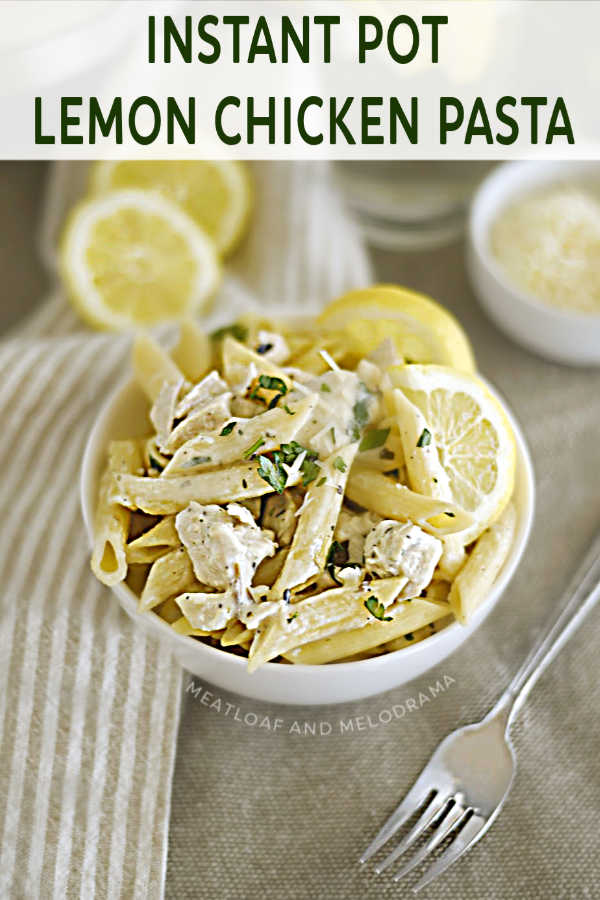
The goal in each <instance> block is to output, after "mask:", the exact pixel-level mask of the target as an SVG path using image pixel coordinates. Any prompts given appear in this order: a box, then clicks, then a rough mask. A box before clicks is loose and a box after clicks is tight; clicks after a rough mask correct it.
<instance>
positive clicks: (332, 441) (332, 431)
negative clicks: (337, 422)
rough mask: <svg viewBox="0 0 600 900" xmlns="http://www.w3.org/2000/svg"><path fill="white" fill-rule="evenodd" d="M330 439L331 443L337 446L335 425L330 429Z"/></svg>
mask: <svg viewBox="0 0 600 900" xmlns="http://www.w3.org/2000/svg"><path fill="white" fill-rule="evenodd" d="M329 437H330V438H331V443H332V444H335V428H334V427H333V425H332V426H331V428H330V429H329Z"/></svg>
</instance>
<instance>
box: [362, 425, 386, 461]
mask: <svg viewBox="0 0 600 900" xmlns="http://www.w3.org/2000/svg"><path fill="white" fill-rule="evenodd" d="M389 434H390V429H389V428H373V429H372V430H371V431H367V433H366V434H365V436H364V437H363V439H362V441H361V442H360V444H359V445H358V449H359V452H360V453H365V451H366V450H376V449H377V447H383V445H384V444H385V442H386V441H387V439H388V437H389ZM382 458H383V459H386V458H389V457H385V456H384V457H382ZM391 458H392V459H393V458H394V454H393V453H392V454H391Z"/></svg>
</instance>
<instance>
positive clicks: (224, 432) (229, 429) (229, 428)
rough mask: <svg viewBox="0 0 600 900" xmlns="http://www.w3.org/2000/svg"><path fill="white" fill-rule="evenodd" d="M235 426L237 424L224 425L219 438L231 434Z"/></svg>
mask: <svg viewBox="0 0 600 900" xmlns="http://www.w3.org/2000/svg"><path fill="white" fill-rule="evenodd" d="M236 425H237V422H228V424H227V425H224V426H223V428H222V429H221V432H220V436H221V437H225V435H227V434H231V432H232V431H233V429H234V428H235V426H236Z"/></svg>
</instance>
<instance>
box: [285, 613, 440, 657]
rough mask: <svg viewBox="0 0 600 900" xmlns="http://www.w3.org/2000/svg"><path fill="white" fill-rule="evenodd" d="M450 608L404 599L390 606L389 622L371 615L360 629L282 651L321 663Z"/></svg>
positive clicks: (370, 646) (375, 643)
mask: <svg viewBox="0 0 600 900" xmlns="http://www.w3.org/2000/svg"><path fill="white" fill-rule="evenodd" d="M449 611H450V607H449V605H448V603H444V602H443V601H439V600H425V599H423V598H417V599H415V600H403V601H401V602H400V603H398V604H396V605H395V606H393V607H391V608H390V610H389V614H390V615H391V617H392V618H391V621H389V622H378V621H377V620H376V619H373V618H371V620H370V621H368V622H366V623H365V624H364V625H362V626H361V627H360V628H354V629H352V630H351V631H345V632H337V633H336V634H333V635H331V636H329V637H325V638H322V639H321V640H317V641H314V642H313V643H308V644H304V646H302V647H296V648H295V649H293V650H290V651H289V652H287V653H285V654H284V655H285V658H286V659H289V660H290V662H293V663H301V664H302V665H310V666H313V665H321V664H322V663H328V662H335V660H339V659H342V658H344V657H347V656H354V655H355V654H356V653H364V652H365V651H367V650H371V649H373V648H374V647H378V646H379V645H380V644H384V643H386V642H388V641H391V640H393V639H394V638H398V637H400V636H401V635H405V634H411V633H412V632H414V631H415V629H417V628H422V627H423V626H425V625H428V624H429V622H435V620H436V619H441V618H442V616H447V615H448V612H449Z"/></svg>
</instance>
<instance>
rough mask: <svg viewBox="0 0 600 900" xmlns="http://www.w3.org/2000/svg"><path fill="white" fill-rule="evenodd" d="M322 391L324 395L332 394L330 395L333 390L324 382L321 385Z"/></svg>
mask: <svg viewBox="0 0 600 900" xmlns="http://www.w3.org/2000/svg"><path fill="white" fill-rule="evenodd" d="M321 390H322V391H323V393H324V394H330V393H331V388H330V387H329V385H328V384H327V383H326V382H325V381H323V382H322V383H321Z"/></svg>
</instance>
